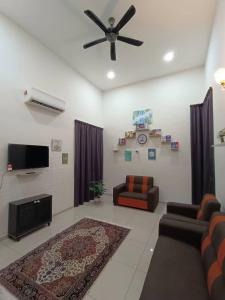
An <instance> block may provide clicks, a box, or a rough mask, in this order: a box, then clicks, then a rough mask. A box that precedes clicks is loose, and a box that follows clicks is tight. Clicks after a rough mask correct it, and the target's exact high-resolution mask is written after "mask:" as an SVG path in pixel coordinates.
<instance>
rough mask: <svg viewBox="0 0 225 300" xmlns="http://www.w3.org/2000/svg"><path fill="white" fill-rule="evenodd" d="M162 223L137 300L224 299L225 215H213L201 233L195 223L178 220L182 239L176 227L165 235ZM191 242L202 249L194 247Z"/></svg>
mask: <svg viewBox="0 0 225 300" xmlns="http://www.w3.org/2000/svg"><path fill="white" fill-rule="evenodd" d="M161 222H162V223H163V222H164V220H163V219H162V220H161ZM161 222H160V227H159V234H160V235H159V239H158V241H157V244H156V248H155V250H154V254H153V257H152V260H151V264H150V267H149V270H148V274H147V277H146V280H145V283H144V287H143V290H142V294H141V297H140V300H150V299H152V300H180V299H182V300H224V299H225V260H224V258H225V214H222V213H214V214H213V216H212V218H211V221H210V223H209V226H208V229H207V230H206V231H205V230H202V232H201V233H200V232H199V229H195V226H196V224H195V223H185V222H183V221H177V222H180V226H181V224H183V227H184V228H183V238H182V239H180V233H181V231H182V229H181V228H180V229H179V231H177V228H179V226H178V224H177V227H176V226H174V227H173V228H172V229H171V228H170V230H169V231H168V232H166V231H165V224H164V229H162V227H161V224H162V223H161ZM173 222H174V221H173ZM185 224H188V225H187V227H185V226H186V225H185ZM190 224H192V226H191V227H190V228H191V230H190V231H188V227H189V226H190ZM170 225H171V224H169V225H168V227H170ZM190 228H189V229H190ZM200 231H201V230H200ZM184 237H185V238H184ZM193 239H195V240H196V241H197V239H199V241H198V242H197V243H196V245H200V244H201V246H193V242H192V241H193Z"/></svg>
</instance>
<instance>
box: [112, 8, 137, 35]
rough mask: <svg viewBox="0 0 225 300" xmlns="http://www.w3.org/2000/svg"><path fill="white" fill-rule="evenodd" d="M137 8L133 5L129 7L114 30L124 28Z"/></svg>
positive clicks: (117, 30)
mask: <svg viewBox="0 0 225 300" xmlns="http://www.w3.org/2000/svg"><path fill="white" fill-rule="evenodd" d="M135 13H136V9H135V7H134V6H133V5H131V7H130V8H129V9H128V11H127V12H126V13H125V15H124V16H123V17H122V19H121V20H120V21H119V23H118V24H117V25H116V27H115V28H114V30H113V31H114V32H116V33H117V32H119V31H120V29H122V28H123V27H124V26H125V25H126V24H127V23H128V22H129V21H130V19H131V18H132V17H133V16H134V15H135Z"/></svg>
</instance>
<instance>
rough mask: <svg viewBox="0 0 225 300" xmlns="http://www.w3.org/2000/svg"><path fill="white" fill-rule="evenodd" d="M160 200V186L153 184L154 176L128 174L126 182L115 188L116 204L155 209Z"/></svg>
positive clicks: (114, 199)
mask: <svg viewBox="0 0 225 300" xmlns="http://www.w3.org/2000/svg"><path fill="white" fill-rule="evenodd" d="M158 201H159V188H158V187H156V186H153V178H152V177H147V176H131V175H129V176H127V177H126V183H123V184H120V185H118V186H116V187H115V188H114V189H113V202H114V204H115V205H123V206H128V207H134V208H140V209H145V210H149V211H154V209H155V207H156V206H157V204H158Z"/></svg>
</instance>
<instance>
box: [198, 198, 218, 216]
mask: <svg viewBox="0 0 225 300" xmlns="http://www.w3.org/2000/svg"><path fill="white" fill-rule="evenodd" d="M213 200H215V201H217V199H216V196H215V195H213V194H205V195H204V197H203V199H202V202H201V205H200V209H199V211H198V214H197V219H198V220H203V219H204V214H203V213H204V208H205V206H206V205H207V204H208V203H209V202H210V201H213Z"/></svg>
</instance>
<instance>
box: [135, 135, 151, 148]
mask: <svg viewBox="0 0 225 300" xmlns="http://www.w3.org/2000/svg"><path fill="white" fill-rule="evenodd" d="M147 140H148V137H147V135H146V134H140V135H139V136H138V138H137V141H138V143H139V144H141V145H144V144H146V143H147Z"/></svg>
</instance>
